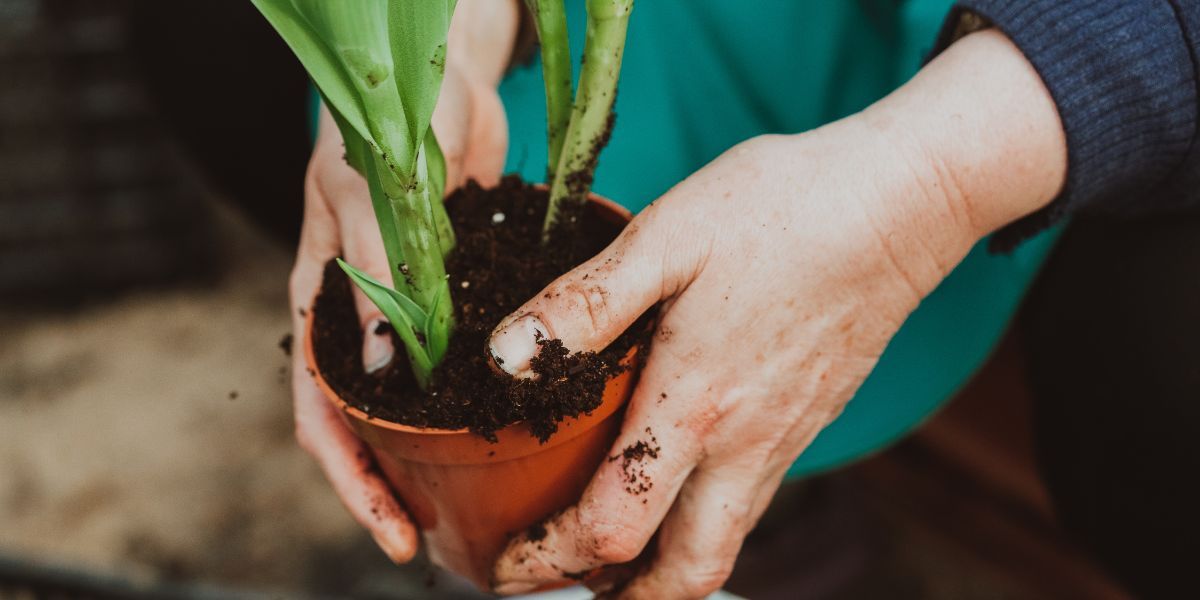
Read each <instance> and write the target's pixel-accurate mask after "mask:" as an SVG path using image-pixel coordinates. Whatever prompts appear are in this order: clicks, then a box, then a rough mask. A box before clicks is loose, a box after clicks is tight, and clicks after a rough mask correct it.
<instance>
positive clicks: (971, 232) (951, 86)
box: [854, 30, 1067, 267]
mask: <svg viewBox="0 0 1200 600" xmlns="http://www.w3.org/2000/svg"><path fill="white" fill-rule="evenodd" d="M854 118H858V119H861V120H862V121H863V123H864V124H865V126H867V127H868V128H870V129H871V130H872V131H874V132H875V135H876V136H877V137H878V138H879V139H880V140H881V141H882V142H883V143H884V144H885V145H887V146H889V147H890V148H891V149H892V151H893V153H894V154H895V156H896V157H897V160H899V161H900V162H901V163H902V164H903V165H905V167H906V168H907V169H908V170H909V171H910V172H911V174H910V179H911V181H912V182H913V184H914V185H915V186H916V188H917V190H919V191H920V192H921V193H919V194H917V196H920V197H922V199H923V202H922V201H918V202H915V203H913V205H912V206H910V207H909V208H910V209H912V210H914V211H916V212H917V213H920V214H919V215H915V216H914V217H913V219H914V220H915V221H924V222H926V224H925V225H924V227H925V228H926V229H936V230H938V231H941V232H943V233H942V234H941V235H942V236H946V235H952V236H953V235H957V236H958V237H960V238H962V239H964V240H969V244H968V245H967V247H966V248H956V250H955V252H958V251H961V252H962V254H964V255H965V252H966V250H968V249H969V247H970V245H973V244H974V243H975V242H977V241H978V240H979V239H981V238H982V237H983V236H985V235H987V234H989V233H991V232H992V231H995V230H996V229H999V228H1001V227H1003V226H1004V225H1007V224H1008V223H1011V222H1012V221H1015V220H1016V219H1018V218H1020V217H1022V216H1025V215H1027V214H1029V213H1032V212H1034V211H1036V210H1038V209H1039V208H1041V207H1043V206H1045V205H1046V204H1048V203H1049V202H1050V201H1051V200H1052V199H1053V198H1054V197H1055V196H1057V195H1058V193H1059V191H1060V190H1061V187H1062V185H1063V182H1064V180H1065V177H1066V164H1067V158H1066V157H1067V154H1066V141H1065V134H1064V133H1063V130H1062V124H1061V122H1060V120H1059V117H1058V112H1057V108H1056V107H1055V105H1054V102H1053V100H1052V98H1051V97H1050V94H1049V92H1048V91H1047V90H1046V89H1045V86H1044V84H1043V83H1042V81H1041V78H1040V77H1039V76H1038V74H1037V73H1036V71H1035V70H1034V69H1033V67H1032V66H1031V65H1030V64H1029V62H1028V61H1027V60H1026V59H1025V57H1024V56H1023V55H1022V54H1021V53H1020V51H1019V50H1018V49H1017V48H1016V47H1015V46H1014V45H1013V44H1012V43H1011V42H1010V41H1009V40H1008V39H1007V38H1005V37H1004V36H1003V35H1002V34H1000V33H999V32H996V31H993V30H989V31H983V32H978V33H974V34H970V35H968V36H966V37H965V38H963V39H962V40H960V41H959V42H957V43H955V44H954V45H953V46H951V47H950V48H949V49H947V50H946V51H945V52H944V53H943V54H941V55H940V56H938V58H937V59H935V60H934V61H932V62H931V63H930V64H929V65H927V66H926V67H925V68H924V69H922V71H921V72H920V73H918V74H917V76H916V77H914V78H913V80H912V81H910V82H909V83H907V84H905V85H904V86H903V87H901V88H900V89H898V90H897V91H896V92H894V93H893V94H891V95H889V96H888V97H887V98H885V99H883V100H881V101H880V102H878V103H876V104H875V105H873V106H872V107H870V108H869V109H867V110H866V111H864V112H863V113H860V114H859V115H856V117H854ZM958 245H961V242H960V243H959V244H958ZM959 258H961V256H960V257H959ZM957 262H958V261H957V259H955V260H954V261H953V263H954V264H956V263H957ZM952 266H953V264H951V267H952Z"/></svg>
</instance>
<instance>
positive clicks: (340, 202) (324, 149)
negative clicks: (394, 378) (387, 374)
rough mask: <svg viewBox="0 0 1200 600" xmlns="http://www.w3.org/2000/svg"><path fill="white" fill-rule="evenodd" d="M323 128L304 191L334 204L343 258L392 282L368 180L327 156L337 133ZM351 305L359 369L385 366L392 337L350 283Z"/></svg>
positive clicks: (335, 145)
mask: <svg viewBox="0 0 1200 600" xmlns="http://www.w3.org/2000/svg"><path fill="white" fill-rule="evenodd" d="M330 123H332V119H330ZM327 131H330V130H329V129H326V128H325V124H324V123H322V131H321V139H319V140H318V142H317V148H316V150H315V151H314V153H313V166H312V167H311V173H310V177H309V184H308V186H307V189H306V193H307V194H308V195H309V197H310V198H312V199H313V202H315V203H320V204H323V205H326V206H336V207H337V210H336V211H330V214H331V215H333V216H334V218H335V219H336V220H337V229H336V231H337V232H338V237H339V239H340V240H341V248H340V250H341V252H342V256H343V257H344V258H345V260H346V262H348V263H350V264H351V265H353V266H354V267H357V268H358V269H360V270H362V271H364V272H366V273H367V274H368V275H370V276H371V277H374V278H375V279H376V280H378V281H379V282H381V283H383V284H385V285H391V283H392V271H391V268H390V267H389V266H388V264H387V254H386V252H384V249H383V238H382V237H381V235H380V233H379V226H378V225H377V223H376V221H375V209H374V207H373V206H372V204H371V195H370V192H369V191H368V189H367V182H366V180H365V179H363V177H362V175H360V174H359V173H358V172H357V171H355V170H354V169H353V168H351V167H350V166H349V165H347V164H346V163H345V161H343V160H341V156H340V154H338V155H337V156H336V157H335V156H331V155H330V153H332V152H336V153H340V152H341V144H340V143H334V142H333V141H330V138H328V137H326V136H327V135H328V136H332V135H335V134H336V128H333V132H332V133H326V132H327ZM338 140H340V137H339V138H338ZM354 306H355V309H356V310H357V312H358V317H359V323H360V324H361V325H362V328H363V346H362V363H363V369H364V370H366V371H367V372H368V373H372V372H375V371H377V370H379V369H381V368H383V367H385V366H387V364H388V363H390V362H391V360H392V357H393V356H394V355H395V348H394V347H393V345H392V336H391V334H390V329H389V327H388V326H387V320H386V319H385V318H384V316H383V313H382V312H380V310H379V308H378V307H377V306H375V303H374V302H371V300H370V299H369V298H367V296H366V294H363V293H362V291H361V290H359V289H358V288H357V287H354Z"/></svg>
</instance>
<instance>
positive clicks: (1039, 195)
mask: <svg viewBox="0 0 1200 600" xmlns="http://www.w3.org/2000/svg"><path fill="white" fill-rule="evenodd" d="M975 64H987V65H989V67H990V69H991V70H990V71H989V72H988V73H987V74H986V75H975V73H976V71H977V69H974V68H973V66H974V65H975ZM956 86H957V87H956ZM934 91H936V94H935V93H934ZM981 111H983V112H982V113H981ZM976 134H978V135H976ZM980 136H982V137H980ZM1065 156H1066V154H1065V144H1064V142H1063V140H1062V132H1061V126H1060V124H1059V123H1058V119H1057V114H1056V112H1055V110H1054V107H1053V104H1052V103H1051V101H1050V99H1049V97H1048V94H1047V93H1046V92H1045V90H1044V89H1043V88H1042V87H1041V83H1040V81H1039V80H1038V79H1037V76H1036V74H1035V73H1034V72H1033V70H1032V68H1031V67H1029V65H1028V64H1027V63H1026V62H1025V60H1024V59H1023V58H1022V57H1021V56H1020V54H1019V53H1017V52H1016V50H1015V48H1014V47H1013V46H1012V45H1011V44H1010V43H1009V42H1008V41H1007V40H1006V39H1005V38H1003V37H1002V36H1001V35H999V34H997V33H979V34H974V35H972V36H971V37H969V38H968V39H966V40H964V41H962V42H959V45H957V46H956V47H954V48H952V49H951V50H950V51H949V52H947V53H946V54H945V55H943V56H942V58H939V59H938V60H937V61H935V62H934V63H933V64H932V65H930V66H929V67H928V68H927V69H926V70H925V72H923V73H922V74H921V76H919V77H918V78H917V79H916V80H914V81H913V82H911V83H910V84H909V85H907V86H906V87H905V88H904V89H902V90H900V91H898V92H897V93H895V94H893V96H891V97H889V98H888V99H885V100H884V101H881V102H880V103H879V104H877V105H876V106H874V107H872V108H871V109H869V110H868V111H866V112H864V113H861V114H859V115H855V116H853V117H850V118H847V119H845V120H843V121H839V122H836V123H833V124H831V125H828V126H826V127H822V128H820V129H817V130H814V131H812V132H808V133H804V134H801V135H795V136H763V137H758V138H755V139H752V140H750V141H747V142H745V143H743V144H740V145H738V146H736V147H734V148H733V149H731V150H730V151H728V152H726V153H725V154H723V155H722V156H720V157H719V158H717V159H716V160H714V161H713V162H712V163H711V164H709V165H708V166H706V167H704V168H703V169H701V170H700V171H698V172H697V173H695V174H694V175H692V176H691V177H689V178H687V179H686V180H685V181H683V182H682V183H680V184H679V185H677V186H676V187H675V188H673V189H672V190H670V191H669V192H668V193H667V194H665V195H664V196H662V197H661V198H659V199H658V200H657V201H656V202H655V203H654V204H653V205H652V206H650V207H649V208H647V209H646V210H644V211H643V212H642V213H641V214H639V215H638V216H637V217H636V218H635V219H634V220H633V222H632V223H631V224H630V225H629V227H628V228H627V229H626V230H625V231H624V232H623V234H622V235H621V236H620V237H619V238H618V239H617V240H616V241H615V242H614V243H613V244H612V245H611V246H610V247H609V248H608V249H606V250H605V251H604V252H603V253H601V254H600V255H598V256H596V257H594V258H593V259H591V260H590V261H588V262H587V263H585V264H583V265H581V266H580V267H578V268H576V269H575V270H573V271H572V272H570V273H568V274H567V275H565V276H563V277H562V278H560V279H559V280H557V281H555V282H554V283H553V284H551V285H550V286H549V288H548V290H547V291H549V292H550V293H539V294H538V295H537V296H535V298H534V299H533V300H531V301H530V302H529V303H527V304H526V305H525V306H523V307H522V308H521V309H519V310H518V311H516V312H515V313H514V314H513V316H512V317H510V318H509V319H507V320H506V321H505V322H504V323H501V324H500V327H499V328H498V329H497V331H496V333H495V334H494V335H493V338H492V347H491V351H492V352H493V353H494V354H496V355H498V356H499V358H500V359H502V360H500V361H498V362H499V364H501V365H503V367H504V368H505V369H506V370H509V372H510V373H512V374H513V375H515V376H518V377H522V376H529V374H528V372H527V370H526V369H527V368H528V359H529V357H530V356H531V355H532V353H533V352H535V348H536V346H535V345H534V343H533V339H534V335H535V334H536V333H541V334H542V335H546V336H548V337H551V338H558V339H562V340H563V342H564V344H565V345H566V346H567V347H568V348H570V349H573V350H587V349H596V348H602V347H604V346H605V345H606V344H608V343H609V342H610V341H612V340H613V339H614V338H615V337H616V336H617V335H619V334H620V332H621V331H623V330H624V329H625V328H626V327H627V326H628V325H629V324H631V323H632V322H633V320H634V319H635V318H636V317H637V316H638V315H640V314H641V313H642V312H643V311H644V310H645V309H647V308H648V307H650V306H651V305H653V304H654V303H656V302H659V301H662V302H663V307H662V313H661V320H660V324H659V329H658V332H657V336H656V337H655V339H654V343H653V346H652V349H651V354H650V358H649V361H648V362H647V364H646V367H645V370H644V371H643V373H642V376H641V380H640V382H639V384H638V387H637V390H636V391H635V392H634V396H633V398H632V399H631V401H630V405H629V409H628V412H627V414H626V417H625V422H624V425H623V428H622V432H621V434H620V436H619V438H618V439H617V441H616V443H615V444H614V446H613V449H612V451H611V452H610V455H616V454H618V453H620V452H621V451H622V449H624V448H627V447H630V446H632V445H635V444H637V443H638V442H639V441H640V442H646V443H650V444H651V445H652V446H655V447H658V448H660V450H659V451H658V452H657V457H656V458H655V457H645V458H642V459H641V460H640V461H637V464H636V468H635V469H629V468H627V466H626V465H625V464H624V462H625V461H622V460H615V461H605V462H604V463H603V464H601V466H600V468H599V470H598V471H597V472H596V474H595V476H594V477H593V479H592V481H591V483H590V485H589V486H588V488H587V490H586V491H585V492H584V495H583V498H582V499H581V500H580V501H579V503H578V504H577V505H575V506H573V507H570V508H568V509H567V510H566V511H564V512H563V513H561V514H559V515H557V516H555V517H553V518H552V519H550V521H549V522H548V523H547V524H546V530H547V535H546V536H545V538H544V539H542V540H540V541H537V542H536V543H533V542H530V541H528V540H527V539H525V538H524V536H523V535H522V536H518V538H517V539H515V540H514V541H513V542H512V543H511V544H510V546H509V548H508V550H507V551H506V552H505V554H504V555H503V556H501V558H500V560H499V562H498V563H497V565H496V568H495V573H494V581H495V584H496V589H497V591H500V592H502V593H518V592H523V591H527V590H530V589H532V588H533V587H536V586H537V585H539V584H541V583H543V582H548V581H553V580H556V579H559V578H561V577H562V576H563V574H564V573H570V572H587V571H589V570H591V569H593V568H595V567H599V566H602V565H611V564H618V563H625V562H628V561H632V560H634V559H635V558H638V557H639V555H640V554H641V553H642V551H643V549H644V548H645V547H646V545H647V543H648V542H649V541H650V539H651V536H652V535H654V534H655V533H656V532H657V533H658V539H657V545H656V547H655V548H654V550H653V552H652V553H651V554H650V555H648V556H645V557H644V558H645V564H644V565H639V568H638V569H632V570H627V571H626V576H627V580H626V581H621V580H620V578H619V577H618V580H617V581H612V580H611V579H610V580H609V581H608V582H607V583H608V584H609V585H610V586H611V587H610V588H609V591H610V592H614V593H619V595H620V597H623V598H699V597H703V596H705V595H707V594H708V593H710V592H712V591H715V590H716V589H718V588H719V587H720V585H721V584H722V583H723V582H724V581H725V580H726V578H727V577H728V576H729V574H730V571H731V570H732V568H733V564H734V560H735V558H736V556H737V553H738V550H739V548H740V547H741V544H742V540H743V539H744V538H745V536H746V534H747V533H748V532H749V531H750V529H751V528H752V527H753V526H754V524H755V523H756V522H757V520H758V518H759V517H760V516H761V515H762V513H763V511H764V510H765V509H766V507H767V504H768V503H769V502H770V500H771V497H772V496H773V495H774V493H775V491H776V490H777V488H778V487H779V485H780V482H781V480H782V478H783V476H784V473H785V472H786V470H787V468H788V466H789V465H790V464H791V463H792V462H793V461H794V460H795V459H796V457H797V456H798V455H799V454H800V453H801V452H802V451H803V450H804V448H805V447H806V446H808V444H809V443H810V442H811V441H812V440H813V438H814V437H816V435H817V434H818V433H819V432H820V431H821V429H822V428H824V427H825V426H826V425H828V424H829V423H830V422H831V421H832V420H833V419H834V418H835V417H837V415H838V414H840V412H841V411H842V408H843V407H844V406H845V404H846V402H847V401H848V400H849V399H850V398H851V397H852V396H853V394H854V392H855V390H857V389H858V387H859V386H860V385H861V384H862V382H863V380H864V379H866V377H867V375H869V374H870V372H871V370H872V368H873V367H874V366H875V364H876V361H877V360H878V358H879V356H880V355H881V354H882V352H883V350H884V348H885V347H886V346H887V344H888V341H889V340H890V339H891V338H892V336H893V335H894V334H895V333H896V331H897V330H898V329H899V328H900V326H901V324H902V323H903V322H904V320H905V318H906V317H907V316H908V315H909V313H911V312H912V310H913V309H915V308H916V306H917V304H918V303H919V302H920V300H921V299H922V298H923V297H925V296H926V295H927V294H929V293H930V292H931V291H933V289H934V288H935V287H936V286H937V284H938V283H939V282H940V281H941V280H942V279H943V278H944V277H945V276H946V275H948V274H949V272H950V270H951V269H952V268H953V267H954V266H955V265H956V264H957V263H958V262H959V261H960V260H961V259H962V258H963V257H964V256H965V255H966V253H967V251H968V250H969V249H970V248H971V246H972V245H974V243H975V242H977V241H978V240H979V239H980V238H981V237H982V236H983V235H985V234H986V233H988V232H989V231H991V230H992V229H995V228H996V227H999V226H1000V225H1002V224H1004V223H1007V222H1009V221H1011V220H1013V219H1015V218H1016V217H1018V216H1020V215H1022V214H1025V213H1028V212H1030V211H1032V210H1034V209H1036V208H1037V207H1038V206H1041V205H1044V204H1045V203H1046V202H1048V201H1049V200H1050V198H1052V197H1053V196H1054V195H1055V194H1056V193H1057V190H1058V189H1059V187H1060V185H1061V182H1062V179H1063V177H1064V171H1065V162H1066V160H1065ZM631 473H636V475H635V476H634V477H632V479H633V481H632V483H633V484H634V485H633V486H632V487H634V488H636V489H635V491H634V492H631V491H630V490H629V489H628V488H630V487H631V486H630V483H631ZM643 484H648V485H643ZM643 487H646V488H648V489H645V490H644V491H638V490H641V488H643ZM614 584H615V585H614Z"/></svg>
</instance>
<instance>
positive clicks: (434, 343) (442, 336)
mask: <svg viewBox="0 0 1200 600" xmlns="http://www.w3.org/2000/svg"><path fill="white" fill-rule="evenodd" d="M449 304H450V290H449V289H446V290H444V293H441V294H438V295H437V298H435V299H434V301H433V307H432V308H430V309H429V314H430V318H429V320H428V321H426V322H425V345H426V347H427V348H428V349H429V358H430V359H431V360H433V364H435V365H436V364H439V363H441V362H442V359H443V358H445V357H446V349H447V348H449V346H450V328H449V327H446V324H445V323H440V322H437V321H438V320H439V319H442V320H444V319H445V318H446V316H445V315H446V314H447V313H446V312H443V311H441V310H439V309H440V308H441V307H442V305H447V306H449Z"/></svg>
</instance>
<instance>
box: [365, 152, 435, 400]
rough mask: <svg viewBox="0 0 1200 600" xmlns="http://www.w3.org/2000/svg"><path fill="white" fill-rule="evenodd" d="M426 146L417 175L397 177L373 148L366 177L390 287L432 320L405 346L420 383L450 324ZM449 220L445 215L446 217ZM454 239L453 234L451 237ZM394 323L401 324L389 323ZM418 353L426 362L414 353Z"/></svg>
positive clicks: (423, 383)
mask: <svg viewBox="0 0 1200 600" xmlns="http://www.w3.org/2000/svg"><path fill="white" fill-rule="evenodd" d="M425 155H426V152H425V151H424V148H423V151H422V152H421V153H420V154H419V155H418V160H417V169H416V175H417V177H416V180H415V181H413V182H410V183H407V184H406V183H404V182H401V181H400V179H399V178H398V177H397V176H396V175H395V174H394V173H393V172H392V171H391V170H390V169H389V168H388V165H387V163H386V161H385V160H384V159H383V157H381V156H379V155H375V154H373V155H372V157H373V160H372V162H371V164H370V165H369V167H368V173H367V181H368V184H369V186H370V191H371V200H372V204H373V205H374V207H375V216H376V219H377V220H378V221H379V224H380V233H381V234H382V235H383V239H384V250H385V252H386V253H387V255H388V263H389V264H388V266H389V268H390V270H391V272H392V280H393V286H392V287H393V288H394V289H396V290H397V291H399V292H401V293H402V294H404V295H405V296H408V297H409V298H411V299H412V301H413V302H415V303H416V304H417V305H418V306H420V307H421V309H422V310H424V311H425V312H426V313H428V314H429V315H430V317H431V319H432V321H433V324H432V327H431V328H430V330H429V331H420V332H415V333H416V334H417V336H416V337H418V338H420V339H421V340H422V346H421V347H418V348H408V349H407V350H408V356H409V362H410V363H411V364H412V368H413V374H414V375H416V378H417V382H418V383H419V384H420V385H421V387H422V388H426V387H427V386H428V384H429V382H430V381H431V380H432V372H431V368H430V367H429V364H430V363H432V365H433V366H437V364H438V363H439V362H440V361H441V358H442V355H444V353H445V347H446V344H447V341H448V340H449V337H450V330H451V329H452V328H453V326H454V323H453V304H452V303H451V302H450V285H449V281H448V280H447V277H446V265H445V263H444V262H443V259H442V256H443V242H442V241H441V239H440V238H441V237H442V236H441V235H440V232H439V229H438V227H436V225H438V223H437V222H438V220H439V217H437V216H435V215H436V214H437V213H438V212H439V211H440V212H441V215H442V217H440V218H443V219H444V218H445V209H444V208H443V207H442V199H441V197H440V196H438V195H436V186H435V185H433V184H432V182H431V181H430V177H429V176H430V169H429V161H428V160H427V159H426V156H425ZM446 223H447V224H448V223H449V221H448V219H447V220H446ZM450 243H451V244H453V238H451V241H450ZM392 325H393V326H400V324H398V323H393V324H392ZM418 353H420V354H423V355H426V356H428V357H429V359H430V360H429V361H428V362H421V361H420V360H418V359H416V358H415V357H416V355H417V354H418Z"/></svg>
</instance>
